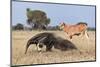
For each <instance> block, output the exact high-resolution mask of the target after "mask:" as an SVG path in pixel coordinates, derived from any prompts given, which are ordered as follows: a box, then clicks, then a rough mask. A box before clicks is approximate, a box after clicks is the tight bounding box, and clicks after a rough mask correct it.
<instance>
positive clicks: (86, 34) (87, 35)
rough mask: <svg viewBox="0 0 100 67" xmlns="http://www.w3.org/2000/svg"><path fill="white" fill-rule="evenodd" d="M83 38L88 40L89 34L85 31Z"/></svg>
mask: <svg viewBox="0 0 100 67" xmlns="http://www.w3.org/2000/svg"><path fill="white" fill-rule="evenodd" d="M85 36H86V38H87V39H88V38H89V34H88V33H87V31H85Z"/></svg>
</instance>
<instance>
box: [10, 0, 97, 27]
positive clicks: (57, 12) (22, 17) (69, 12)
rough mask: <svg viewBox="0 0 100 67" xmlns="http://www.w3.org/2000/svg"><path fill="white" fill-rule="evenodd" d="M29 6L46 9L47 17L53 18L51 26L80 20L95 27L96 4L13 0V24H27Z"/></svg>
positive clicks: (35, 8)
mask: <svg viewBox="0 0 100 67" xmlns="http://www.w3.org/2000/svg"><path fill="white" fill-rule="evenodd" d="M27 8H30V9H31V10H42V11H44V12H45V13H46V14H47V17H48V18H50V19H51V22H50V24H49V26H56V25H59V23H61V22H65V23H66V24H72V25H73V24H77V23H78V22H86V23H87V24H88V26H89V27H95V23H96V22H95V20H96V18H95V6H82V5H81V6H80V5H72V4H50V3H36V2H18V1H13V2H12V25H16V24H17V23H21V24H24V25H25V26H27V22H26V19H27V16H26V9H27Z"/></svg>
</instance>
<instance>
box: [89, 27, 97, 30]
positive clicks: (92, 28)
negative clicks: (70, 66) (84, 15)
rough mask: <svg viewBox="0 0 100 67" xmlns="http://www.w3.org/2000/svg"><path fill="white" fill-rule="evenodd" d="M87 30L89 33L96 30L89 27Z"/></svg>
mask: <svg viewBox="0 0 100 67" xmlns="http://www.w3.org/2000/svg"><path fill="white" fill-rule="evenodd" d="M88 30H89V31H95V30H96V28H94V27H89V28H88Z"/></svg>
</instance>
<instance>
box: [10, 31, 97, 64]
mask: <svg viewBox="0 0 100 67" xmlns="http://www.w3.org/2000/svg"><path fill="white" fill-rule="evenodd" d="M41 32H44V31H41ZM48 32H53V33H54V34H55V35H56V36H60V37H62V38H65V39H66V38H67V39H69V38H68V37H67V36H66V33H64V32H62V31H48ZM37 33H40V32H39V31H12V65H24V64H25V65H27V64H44V63H60V62H79V61H95V32H94V31H88V33H89V39H86V37H83V38H82V37H80V36H78V37H77V36H74V37H73V39H72V42H73V43H74V44H75V46H76V47H77V48H78V49H79V50H80V51H81V53H80V52H79V51H78V50H69V51H60V50H57V49H54V48H52V50H53V51H52V52H45V47H44V49H43V52H41V53H38V52H37V50H36V46H35V45H31V46H30V47H29V49H28V52H27V54H24V52H25V47H26V44H27V41H28V40H29V39H30V38H31V37H32V36H34V35H35V34H37Z"/></svg>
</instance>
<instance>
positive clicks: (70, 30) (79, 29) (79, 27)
mask: <svg viewBox="0 0 100 67" xmlns="http://www.w3.org/2000/svg"><path fill="white" fill-rule="evenodd" d="M59 27H60V29H62V30H63V31H64V32H66V33H67V34H68V36H69V37H70V39H72V37H73V36H74V35H80V34H82V35H85V36H86V37H87V38H88V37H89V35H88V33H87V23H82V22H80V23H77V24H76V25H67V24H65V23H64V22H63V23H60V26H59Z"/></svg>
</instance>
